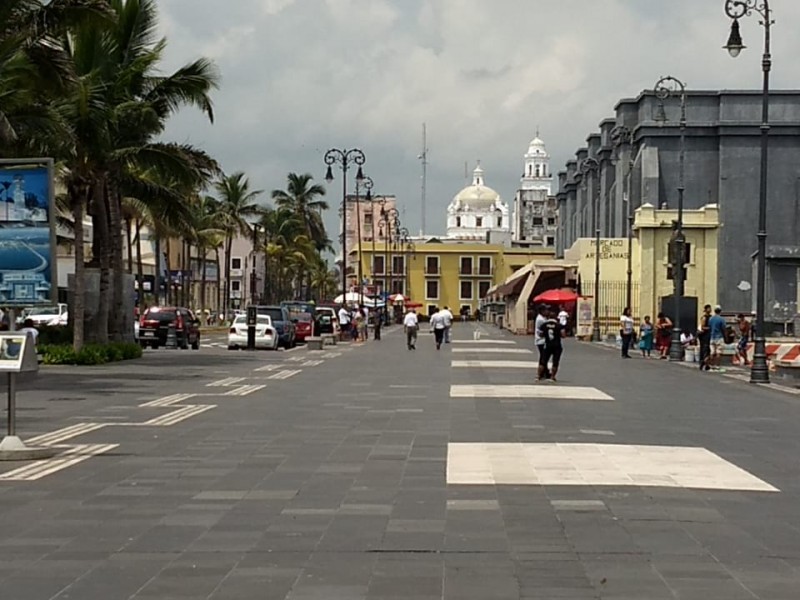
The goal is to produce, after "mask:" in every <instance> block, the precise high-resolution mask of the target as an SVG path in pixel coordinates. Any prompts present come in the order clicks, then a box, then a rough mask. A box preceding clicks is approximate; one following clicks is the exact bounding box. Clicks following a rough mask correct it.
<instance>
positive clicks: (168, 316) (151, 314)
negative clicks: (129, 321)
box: [145, 310, 175, 323]
mask: <svg viewBox="0 0 800 600" xmlns="http://www.w3.org/2000/svg"><path fill="white" fill-rule="evenodd" d="M145 320H148V321H160V322H161V323H164V322H166V321H174V320H175V311H174V310H155V311H154V310H149V311H147V314H146V315H145Z"/></svg>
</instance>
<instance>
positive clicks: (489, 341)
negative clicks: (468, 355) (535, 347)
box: [450, 338, 517, 345]
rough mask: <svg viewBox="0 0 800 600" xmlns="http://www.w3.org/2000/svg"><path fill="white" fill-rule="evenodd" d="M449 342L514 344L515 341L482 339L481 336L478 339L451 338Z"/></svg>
mask: <svg viewBox="0 0 800 600" xmlns="http://www.w3.org/2000/svg"><path fill="white" fill-rule="evenodd" d="M450 343H452V344H497V345H510V344H516V343H517V342H514V341H511V340H485V339H482V338H481V339H479V340H451V342H450Z"/></svg>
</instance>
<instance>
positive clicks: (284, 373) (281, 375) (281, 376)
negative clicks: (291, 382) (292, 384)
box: [261, 369, 300, 387]
mask: <svg viewBox="0 0 800 600" xmlns="http://www.w3.org/2000/svg"><path fill="white" fill-rule="evenodd" d="M299 372H300V369H294V370H287V371H278V372H277V373H275V374H274V375H270V376H269V377H267V379H289V377H293V376H295V375H297V374H298V373H299ZM261 387H264V386H261Z"/></svg>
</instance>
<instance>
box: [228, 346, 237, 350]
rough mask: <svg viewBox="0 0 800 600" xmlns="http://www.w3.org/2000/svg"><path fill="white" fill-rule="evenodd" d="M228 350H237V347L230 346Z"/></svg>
mask: <svg viewBox="0 0 800 600" xmlns="http://www.w3.org/2000/svg"><path fill="white" fill-rule="evenodd" d="M228 350H236V346H228Z"/></svg>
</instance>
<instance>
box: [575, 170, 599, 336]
mask: <svg viewBox="0 0 800 600" xmlns="http://www.w3.org/2000/svg"><path fill="white" fill-rule="evenodd" d="M580 172H581V175H583V185H584V187H587V186H586V179H587V176H588V175H589V173H592V178H593V180H594V191H595V193H594V208H593V209H592V221H594V318H593V319H592V341H593V342H599V341H600V214H599V209H600V163H599V162H598V161H597V159H596V158H592V157H588V158H584V159H583V160H582V161H581V164H580Z"/></svg>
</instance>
